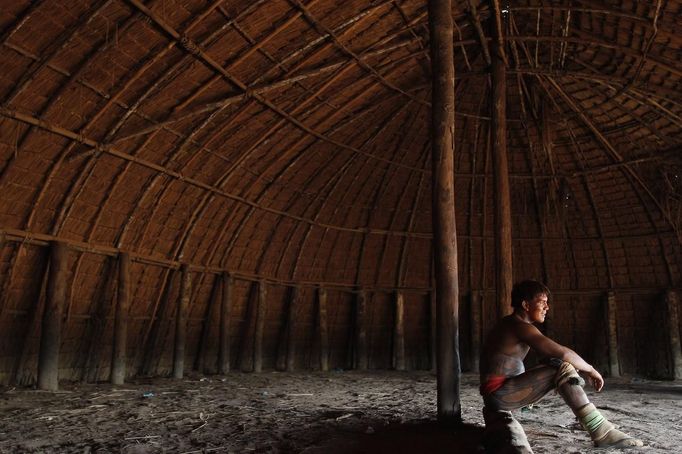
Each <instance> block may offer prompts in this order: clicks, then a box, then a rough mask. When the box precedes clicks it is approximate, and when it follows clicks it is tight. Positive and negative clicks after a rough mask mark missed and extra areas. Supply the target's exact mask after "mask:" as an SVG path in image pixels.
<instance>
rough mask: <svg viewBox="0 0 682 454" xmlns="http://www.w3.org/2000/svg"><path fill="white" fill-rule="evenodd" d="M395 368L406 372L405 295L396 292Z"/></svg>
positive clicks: (394, 321) (394, 319)
mask: <svg viewBox="0 0 682 454" xmlns="http://www.w3.org/2000/svg"><path fill="white" fill-rule="evenodd" d="M393 367H394V368H395V370H405V369H406V368H407V367H406V365H405V295H404V294H403V293H402V292H395V317H394V318H393Z"/></svg>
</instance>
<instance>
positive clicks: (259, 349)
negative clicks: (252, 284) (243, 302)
mask: <svg viewBox="0 0 682 454" xmlns="http://www.w3.org/2000/svg"><path fill="white" fill-rule="evenodd" d="M267 296H268V289H267V286H266V284H265V282H264V281H259V282H258V301H257V303H256V331H255V333H254V340H253V371H254V372H262V371H263V333H264V332H265V309H266V302H267Z"/></svg>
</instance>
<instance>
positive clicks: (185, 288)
mask: <svg viewBox="0 0 682 454" xmlns="http://www.w3.org/2000/svg"><path fill="white" fill-rule="evenodd" d="M180 273H181V282H180V296H179V298H178V302H177V311H176V313H175V349H174V351H173V378H175V379H181V378H182V376H183V374H184V370H185V341H186V338H187V309H188V308H189V300H190V295H191V294H192V276H191V275H190V272H189V265H187V264H184V265H182V267H181V268H180Z"/></svg>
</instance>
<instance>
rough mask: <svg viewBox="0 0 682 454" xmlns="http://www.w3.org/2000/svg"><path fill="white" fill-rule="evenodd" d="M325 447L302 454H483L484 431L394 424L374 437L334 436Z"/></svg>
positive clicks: (431, 424)
mask: <svg viewBox="0 0 682 454" xmlns="http://www.w3.org/2000/svg"><path fill="white" fill-rule="evenodd" d="M328 435H329V438H328V439H327V441H325V442H324V443H323V444H321V445H318V446H314V447H309V448H307V449H305V450H303V451H301V453H302V454H323V453H324V454H341V453H344V454H346V453H349V454H361V453H373V454H381V453H391V454H395V453H433V454H438V453H449V454H450V453H482V452H483V448H482V437H483V428H482V427H480V426H475V425H470V424H463V425H461V426H460V427H459V428H457V429H452V428H447V427H444V426H442V425H440V424H438V423H437V422H436V421H420V422H417V423H410V424H390V425H388V426H385V427H383V428H381V429H377V430H376V432H374V433H371V434H357V433H354V434H349V433H343V432H341V431H340V432H339V433H334V432H333V431H332V432H330V433H329V434H328Z"/></svg>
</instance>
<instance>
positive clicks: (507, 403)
mask: <svg viewBox="0 0 682 454" xmlns="http://www.w3.org/2000/svg"><path fill="white" fill-rule="evenodd" d="M555 376H556V369H555V368H553V367H549V366H538V367H535V368H533V369H530V370H528V371H526V372H524V373H523V374H521V375H518V376H516V377H512V378H509V379H507V380H506V381H505V382H504V385H502V387H501V388H500V389H498V390H497V391H495V392H494V393H493V394H491V395H489V396H485V397H484V398H483V400H484V402H485V407H484V408H483V419H484V420H485V428H486V429H485V430H486V437H485V444H486V452H490V453H498V452H510V453H524V454H526V453H532V452H533V451H532V450H531V448H530V444H529V443H528V439H527V438H526V433H525V432H524V431H523V427H521V424H519V422H518V421H516V419H514V417H513V416H512V413H511V411H510V410H515V409H517V408H521V407H525V406H526V405H530V404H532V403H535V402H537V401H538V400H540V399H541V398H542V396H544V395H545V394H547V393H548V392H549V391H550V390H552V389H553V388H554V386H555V385H554V377H555Z"/></svg>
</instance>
